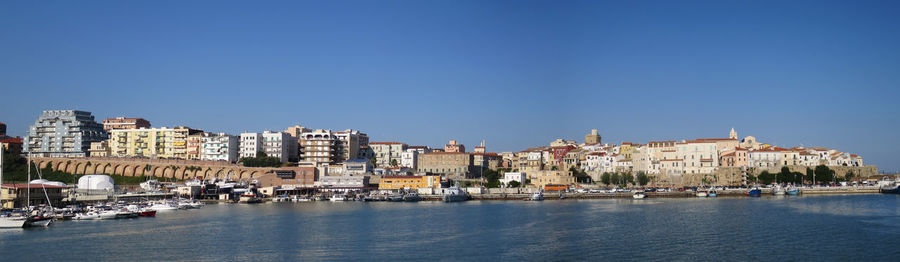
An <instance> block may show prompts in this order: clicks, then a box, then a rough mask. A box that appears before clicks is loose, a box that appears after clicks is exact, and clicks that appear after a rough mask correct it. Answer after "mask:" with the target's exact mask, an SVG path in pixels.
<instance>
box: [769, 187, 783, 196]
mask: <svg viewBox="0 0 900 262" xmlns="http://www.w3.org/2000/svg"><path fill="white" fill-rule="evenodd" d="M772 194H773V195H776V196H783V195H784V194H785V192H784V188H783V187H781V186H776V187H775V188H774V189H772Z"/></svg>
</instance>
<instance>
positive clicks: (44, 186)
mask: <svg viewBox="0 0 900 262" xmlns="http://www.w3.org/2000/svg"><path fill="white" fill-rule="evenodd" d="M3 187H6V188H10V187H11V188H15V189H20V188H32V189H34V188H65V187H61V186H51V185H42V184H3Z"/></svg>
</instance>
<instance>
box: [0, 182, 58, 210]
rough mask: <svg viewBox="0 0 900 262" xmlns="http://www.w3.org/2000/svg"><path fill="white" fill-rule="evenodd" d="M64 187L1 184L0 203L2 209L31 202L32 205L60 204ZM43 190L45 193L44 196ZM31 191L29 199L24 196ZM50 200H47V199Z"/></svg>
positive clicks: (23, 205)
mask: <svg viewBox="0 0 900 262" xmlns="http://www.w3.org/2000/svg"><path fill="white" fill-rule="evenodd" d="M63 189H65V187H62V186H56V185H48V184H3V185H0V203H2V208H3V209H13V208H23V207H26V206H28V203H31V205H32V206H41V205H52V206H56V207H59V206H62V200H63V198H64V197H65V195H64V194H63ZM44 190H46V192H47V195H46V196H44ZM28 191H31V192H30V194H31V197H30V201H29V200H28V199H29V198H28V197H26V196H27V195H29V192H28ZM48 200H49V201H50V202H47V201H48Z"/></svg>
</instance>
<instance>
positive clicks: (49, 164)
mask: <svg viewBox="0 0 900 262" xmlns="http://www.w3.org/2000/svg"><path fill="white" fill-rule="evenodd" d="M38 166H39V167H41V169H44V168H47V167H53V161H43V162H41V164H40V165H38Z"/></svg>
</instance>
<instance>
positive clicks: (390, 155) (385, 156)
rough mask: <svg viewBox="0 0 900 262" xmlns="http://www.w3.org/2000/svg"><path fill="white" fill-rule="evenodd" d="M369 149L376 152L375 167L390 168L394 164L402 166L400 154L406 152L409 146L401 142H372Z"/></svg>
mask: <svg viewBox="0 0 900 262" xmlns="http://www.w3.org/2000/svg"><path fill="white" fill-rule="evenodd" d="M369 148H371V149H372V151H373V152H375V165H376V166H378V167H388V166H392V164H393V163H394V162H396V163H397V164H398V165H400V161H401V156H400V154H401V153H403V152H405V151H406V149H407V145H406V144H404V143H400V142H370V143H369Z"/></svg>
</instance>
